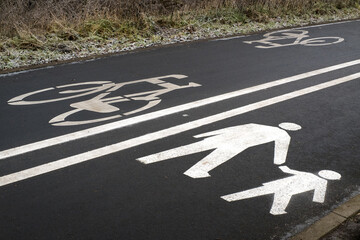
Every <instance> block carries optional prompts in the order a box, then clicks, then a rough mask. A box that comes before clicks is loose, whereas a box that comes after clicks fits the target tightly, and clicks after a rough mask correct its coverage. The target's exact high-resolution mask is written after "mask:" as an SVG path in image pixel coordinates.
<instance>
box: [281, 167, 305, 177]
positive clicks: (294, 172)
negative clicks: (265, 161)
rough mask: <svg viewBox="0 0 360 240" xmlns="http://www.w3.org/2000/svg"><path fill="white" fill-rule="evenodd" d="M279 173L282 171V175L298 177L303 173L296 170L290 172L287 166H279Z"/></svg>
mask: <svg viewBox="0 0 360 240" xmlns="http://www.w3.org/2000/svg"><path fill="white" fill-rule="evenodd" d="M279 168H280V170H281V171H283V172H284V173H289V174H293V175H298V174H299V173H303V172H301V171H296V170H292V169H290V168H289V167H288V166H281V167H279Z"/></svg>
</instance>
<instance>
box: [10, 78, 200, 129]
mask: <svg viewBox="0 0 360 240" xmlns="http://www.w3.org/2000/svg"><path fill="white" fill-rule="evenodd" d="M166 78H174V79H184V78H187V76H185V75H181V74H172V75H166V76H161V77H154V78H147V79H141V80H135V81H129V82H122V83H113V82H111V81H94V82H82V83H74V84H67V85H60V86H56V87H50V88H45V89H41V90H38V91H34V92H29V93H26V94H22V95H20V96H17V97H14V98H12V99H10V100H9V101H8V104H10V105H33V104H46V103H52V102H59V101H65V100H69V99H75V98H79V97H83V96H87V95H92V94H98V95H96V96H95V97H92V98H91V99H89V100H85V101H79V102H74V103H72V104H70V107H72V108H73V109H72V110H70V111H68V112H65V113H62V114H60V115H58V116H56V117H54V118H52V119H51V120H50V121H49V123H50V124H52V125H53V126H74V125H84V124H90V123H96V122H102V121H107V120H112V119H117V118H120V117H123V116H129V115H132V114H135V113H139V112H142V111H145V110H148V109H150V108H153V107H155V106H156V105H158V104H159V103H160V102H161V99H160V98H159V96H161V95H163V94H166V93H169V92H172V91H174V90H178V89H185V88H190V87H200V86H201V85H200V84H198V83H194V82H189V84H188V85H183V86H180V85H176V84H173V83H170V82H167V81H165V80H164V79H166ZM136 83H150V84H154V85H156V86H158V87H160V89H157V90H150V91H145V92H136V93H131V94H126V95H123V96H113V97H108V95H110V94H111V93H113V92H115V91H116V90H118V89H120V88H122V87H124V86H126V85H131V84H136ZM86 85H90V86H89V87H87V88H82V89H69V90H65V89H67V88H72V87H78V86H86ZM56 90H58V91H59V92H58V94H60V95H63V96H61V97H59V98H54V99H45V100H26V99H27V98H29V97H30V96H33V95H38V94H41V93H45V92H49V91H56ZM129 101H145V102H146V105H145V106H142V107H140V108H137V109H134V110H131V111H128V112H125V113H123V114H119V113H117V112H119V111H120V108H118V107H117V106H114V105H112V104H114V103H121V102H129ZM82 111H90V112H95V113H100V114H105V113H116V114H115V115H113V116H109V117H100V118H96V119H89V120H78V121H70V120H67V118H69V117H70V116H72V115H74V114H76V113H79V112H82Z"/></svg>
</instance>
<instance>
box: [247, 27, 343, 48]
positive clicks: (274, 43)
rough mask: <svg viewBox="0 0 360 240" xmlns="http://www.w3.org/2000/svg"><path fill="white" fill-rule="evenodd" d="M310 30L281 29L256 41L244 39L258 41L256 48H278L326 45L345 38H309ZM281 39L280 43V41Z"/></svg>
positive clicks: (250, 42) (249, 42) (248, 42)
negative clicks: (288, 41)
mask: <svg viewBox="0 0 360 240" xmlns="http://www.w3.org/2000/svg"><path fill="white" fill-rule="evenodd" d="M308 33H309V32H308V31H305V30H298V29H292V30H281V31H276V32H271V33H266V34H264V38H263V39H260V40H255V41H244V43H247V44H252V43H258V44H260V45H257V46H255V47H256V48H278V47H288V46H295V45H302V46H326V45H331V44H336V43H340V42H343V41H344V39H343V38H340V37H318V38H309V37H310V36H309V35H308ZM284 40H293V42H290V43H282V42H284ZM279 41H280V43H279Z"/></svg>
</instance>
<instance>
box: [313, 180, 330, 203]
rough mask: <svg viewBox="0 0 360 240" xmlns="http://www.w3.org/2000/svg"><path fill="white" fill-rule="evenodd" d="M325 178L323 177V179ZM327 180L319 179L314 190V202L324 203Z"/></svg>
mask: <svg viewBox="0 0 360 240" xmlns="http://www.w3.org/2000/svg"><path fill="white" fill-rule="evenodd" d="M322 180H323V179H322ZM326 187H327V181H326V180H323V181H319V182H318V185H317V186H316V188H315V190H314V197H313V202H318V203H323V202H324V201H325V193H326Z"/></svg>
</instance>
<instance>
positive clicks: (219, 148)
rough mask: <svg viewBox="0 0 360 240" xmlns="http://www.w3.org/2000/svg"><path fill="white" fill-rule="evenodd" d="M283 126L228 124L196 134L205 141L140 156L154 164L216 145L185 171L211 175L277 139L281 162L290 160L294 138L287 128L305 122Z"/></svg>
mask: <svg viewBox="0 0 360 240" xmlns="http://www.w3.org/2000/svg"><path fill="white" fill-rule="evenodd" d="M279 127H280V128H279ZM279 127H273V126H266V125H260V124H255V123H250V124H245V125H240V126H235V127H229V128H224V129H220V130H216V131H212V132H207V133H203V134H200V135H196V136H194V137H195V138H204V137H205V139H204V140H202V141H199V142H196V143H192V144H189V145H185V146H181V147H178V148H174V149H170V150H167V151H164V152H160V153H156V154H152V155H149V156H146V157H142V158H139V159H137V160H138V161H140V162H142V163H145V164H150V163H155V162H160V161H164V160H169V159H172V158H176V157H181V156H185V155H190V154H194V153H198V152H203V151H208V150H211V149H214V151H212V152H211V153H210V154H209V155H207V156H206V157H205V158H204V159H202V160H201V161H200V162H198V163H197V164H195V165H194V166H193V167H191V168H190V169H189V170H187V171H186V172H185V173H184V174H185V175H187V176H189V177H192V178H204V177H210V175H209V171H211V170H212V169H214V168H216V167H217V166H219V165H221V164H223V163H225V162H227V161H228V160H230V159H231V158H233V157H235V156H236V155H238V154H239V153H241V152H243V151H244V150H246V149H248V148H250V147H254V146H258V145H261V144H264V143H269V142H275V147H274V164H277V165H281V164H283V163H285V161H286V156H287V152H288V149H289V144H290V139H291V138H290V136H289V134H288V133H287V132H286V131H285V130H289V131H297V130H300V129H301V126H299V125H297V124H295V123H281V124H279ZM283 129H285V130H283Z"/></svg>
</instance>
